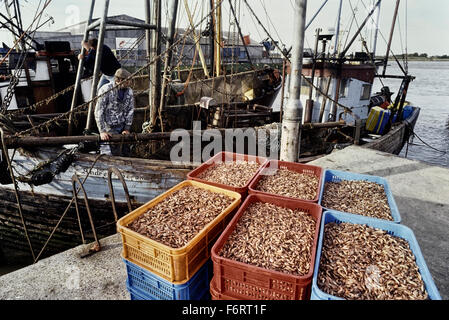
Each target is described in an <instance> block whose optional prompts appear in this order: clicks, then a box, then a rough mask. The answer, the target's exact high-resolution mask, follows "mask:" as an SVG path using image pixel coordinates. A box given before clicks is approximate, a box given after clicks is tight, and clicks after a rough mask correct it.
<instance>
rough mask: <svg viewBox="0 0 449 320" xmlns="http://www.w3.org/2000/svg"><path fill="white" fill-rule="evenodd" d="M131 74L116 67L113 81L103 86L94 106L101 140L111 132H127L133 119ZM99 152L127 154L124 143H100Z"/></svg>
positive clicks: (109, 135)
mask: <svg viewBox="0 0 449 320" xmlns="http://www.w3.org/2000/svg"><path fill="white" fill-rule="evenodd" d="M130 77H131V74H130V73H129V72H128V71H127V70H125V69H122V68H120V69H118V70H117V72H116V73H115V77H114V82H113V83H109V84H106V85H105V86H103V87H102V88H101V89H100V91H99V92H98V95H99V96H100V98H98V102H97V105H96V107H95V120H96V122H97V127H98V130H99V132H100V136H101V140H102V141H109V139H110V137H111V134H125V135H126V134H129V133H130V130H131V125H132V123H133V119H134V93H133V90H132V89H131V88H130V81H129V78H130ZM101 152H102V153H104V154H107V155H113V156H123V157H126V156H129V153H130V149H129V146H128V145H126V144H119V145H113V144H111V145H102V146H101Z"/></svg>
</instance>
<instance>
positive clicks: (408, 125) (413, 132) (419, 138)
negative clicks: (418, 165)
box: [407, 124, 448, 154]
mask: <svg viewBox="0 0 449 320" xmlns="http://www.w3.org/2000/svg"><path fill="white" fill-rule="evenodd" d="M407 128H408V129H409V130H410V132H411V133H412V135H413V136H414V137H416V138H418V140H419V141H421V142H422V143H424V146H426V147H428V148H430V149H432V150H435V151H437V152H440V153H442V154H447V153H448V152H447V151H442V150H439V149H437V148H435V147H432V146H431V145H430V144H428V143H427V142H425V141H424V140H423V139H421V137H420V136H418V135H417V134H416V132H415V131H414V130H413V127H412V126H411V125H410V124H407Z"/></svg>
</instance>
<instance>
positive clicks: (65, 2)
mask: <svg viewBox="0 0 449 320" xmlns="http://www.w3.org/2000/svg"><path fill="white" fill-rule="evenodd" d="M235 1H236V0H233V2H235ZM247 1H248V2H249V4H250V5H251V6H252V7H253V9H254V11H255V12H256V14H257V16H258V17H259V19H260V20H261V21H262V23H263V24H264V25H265V26H266V28H267V29H268V30H269V32H270V33H271V35H272V36H273V37H274V38H275V39H276V40H280V41H281V43H284V44H285V45H286V46H287V47H289V46H290V45H291V43H292V41H293V37H294V36H295V35H294V34H293V19H294V10H293V3H294V0H247ZM20 2H21V3H22V7H23V8H22V12H23V20H24V26H25V27H28V25H29V24H30V22H31V20H32V16H33V14H34V10H35V9H36V7H37V4H38V3H39V2H38V1H37V0H32V1H31V0H20ZM42 2H44V1H42ZM96 2H97V8H96V11H95V16H96V17H98V16H99V15H100V14H101V12H102V10H103V3H104V2H103V0H97V1H96ZM110 2H111V5H110V11H109V15H118V14H128V15H131V16H134V17H137V18H141V19H143V18H144V10H143V0H111V1H110ZM162 2H163V3H164V4H163V10H164V14H163V16H164V17H166V16H167V14H166V12H167V10H168V8H167V7H168V5H169V3H170V2H171V0H163V1H162ZM188 2H189V5H190V9H191V11H192V12H193V11H194V9H195V7H196V15H195V21H197V22H199V21H200V20H201V16H202V15H204V14H205V13H206V12H207V4H208V3H209V0H188ZM225 2H226V5H225V6H224V9H223V20H224V29H225V30H228V29H229V20H230V18H229V17H230V12H229V6H228V5H227V0H226V1H225ZM239 2H241V10H240V22H241V25H242V29H243V32H244V34H250V35H251V38H252V39H254V40H257V41H260V40H263V39H264V38H266V37H267V36H266V34H265V32H264V31H263V29H262V28H261V27H260V26H258V25H257V22H255V20H254V18H252V16H251V14H250V13H249V11H248V9H247V8H246V6H245V4H244V2H243V0H241V1H240V0H237V3H239ZM374 2H375V1H374V0H343V10H342V11H343V13H342V20H341V29H342V31H346V33H343V34H342V36H341V37H340V39H341V41H342V44H344V43H345V42H346V41H347V40H346V39H347V38H348V32H347V31H348V30H351V31H350V34H349V37H351V36H352V34H353V33H354V32H355V30H356V29H357V24H359V25H360V24H361V23H362V22H363V20H364V19H365V17H366V16H367V12H368V9H367V8H369V7H371V6H372V5H373V3H374ZM179 3H180V6H181V9H182V14H181V18H180V21H179V22H180V25H181V26H185V25H186V23H187V19H186V15H185V11H184V6H183V4H184V0H180V1H179ZM323 3H324V0H308V6H307V19H306V20H307V21H309V20H310V19H311V18H312V16H313V15H314V14H315V13H316V11H317V10H318V8H319V7H321V5H322V4H323ZM395 3H396V1H394V0H383V1H382V7H381V18H380V30H381V33H380V34H379V40H378V50H377V53H378V54H384V53H385V50H386V43H387V41H388V37H389V33H390V28H391V23H392V17H393V11H394V6H395ZM89 5H90V0H76V1H73V0H53V1H52V2H51V4H50V5H49V7H48V8H47V10H46V14H47V15H49V16H52V17H53V18H54V20H55V23H54V24H51V25H50V24H47V25H45V26H44V27H42V28H41V29H40V30H57V29H60V28H64V27H65V26H67V25H71V24H74V23H76V22H79V21H85V20H86V19H87V15H88V11H89ZM338 5H339V0H328V3H327V4H326V6H325V7H324V9H323V10H322V11H321V13H320V14H319V15H318V17H317V18H316V20H315V22H314V23H313V24H311V26H310V27H309V29H308V31H307V33H306V42H305V46H306V47H313V46H314V41H315V40H314V38H315V37H314V35H315V30H316V28H318V27H320V28H323V29H325V30H326V29H327V28H328V27H333V28H335V27H336V25H337V12H338ZM203 6H204V9H203ZM352 9H355V12H356V13H355V16H356V19H355V20H353V16H354V14H353V10H352ZM202 10H204V11H202ZM1 11H2V12H4V7H3V1H2V3H1ZM406 13H408V14H406ZM448 15H449V1H448V0H427V1H423V0H402V1H401V8H400V16H399V20H398V22H397V24H396V33H395V38H394V41H393V42H394V44H393V47H392V49H393V51H394V53H395V54H400V53H402V52H404V51H405V49H406V48H407V50H408V52H409V53H413V52H420V53H423V52H426V53H428V54H430V55H442V54H449V41H447V39H448V35H447V34H448V32H449V18H448ZM42 19H43V20H42V22H43V21H45V20H46V19H48V16H44V17H43V18H42ZM164 19H165V18H164ZM374 20H375V19H374V18H373V19H372V20H371V21H370V22H374ZM164 23H166V22H165V20H164ZM351 23H352V27H351V28H349V27H350V26H351ZM369 27H371V28H372V27H373V26H372V25H369ZM363 36H364V37H366V40H367V41H368V43H369V44H372V32H370V31H366V32H364V33H363ZM0 40H1V41H3V42H6V43H8V44H9V43H10V42H11V36H10V35H9V33H6V32H4V31H3V32H0ZM353 50H354V51H361V43H360V41H359V40H358V41H357V42H356V43H355V44H354V46H353Z"/></svg>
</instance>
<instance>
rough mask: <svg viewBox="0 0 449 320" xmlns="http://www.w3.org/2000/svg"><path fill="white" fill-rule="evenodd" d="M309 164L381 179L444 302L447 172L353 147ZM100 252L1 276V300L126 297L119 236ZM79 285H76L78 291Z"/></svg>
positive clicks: (447, 291)
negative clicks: (412, 236) (389, 189)
mask: <svg viewBox="0 0 449 320" xmlns="http://www.w3.org/2000/svg"><path fill="white" fill-rule="evenodd" d="M311 164H314V165H319V166H322V167H324V168H329V169H336V170H348V171H351V172H355V173H364V174H370V175H377V176H381V177H385V178H386V179H387V180H388V182H389V183H390V186H391V189H392V192H393V194H394V197H395V200H396V203H397V205H398V208H399V211H400V213H401V217H402V224H403V225H406V226H408V227H410V228H411V229H412V230H413V232H414V233H415V235H416V237H417V240H418V243H419V245H420V247H421V250H422V253H423V255H424V258H425V260H426V262H427V265H428V267H429V270H430V272H431V274H432V276H433V278H434V280H435V283H436V285H437V287H438V289H439V291H440V294H441V296H442V298H443V299H449V278H448V277H447V261H449V238H448V237H447V230H449V215H448V212H449V198H448V197H447V195H448V194H449V169H448V168H443V167H438V166H431V165H427V164H425V163H422V162H418V161H412V160H408V159H403V158H400V157H397V156H394V155H391V154H387V153H383V152H379V151H375V150H370V149H366V148H362V147H357V146H352V147H349V148H346V149H344V150H341V151H338V152H335V153H333V154H331V155H328V156H326V157H324V158H321V159H319V160H316V161H314V162H312V163H311ZM102 244H103V246H104V247H103V250H102V251H101V252H99V253H97V254H95V255H93V256H90V257H88V258H84V259H80V258H79V256H80V252H81V251H82V250H83V247H78V248H75V249H71V250H69V251H66V252H64V253H61V254H58V255H55V256H52V257H50V258H47V259H45V260H42V261H40V262H38V263H37V264H35V265H32V266H29V267H26V268H24V269H21V270H18V271H16V272H13V273H10V274H7V275H5V276H3V277H0V299H2V300H3V299H44V300H58V299H69V300H77V299H83V300H109V299H110V300H120V299H124V300H126V299H129V294H128V293H127V291H126V283H125V281H126V271H125V266H124V263H123V262H122V259H121V256H120V252H121V238H120V236H118V235H115V236H112V237H109V238H106V239H103V240H102ZM77 281H79V287H77V284H78V283H77Z"/></svg>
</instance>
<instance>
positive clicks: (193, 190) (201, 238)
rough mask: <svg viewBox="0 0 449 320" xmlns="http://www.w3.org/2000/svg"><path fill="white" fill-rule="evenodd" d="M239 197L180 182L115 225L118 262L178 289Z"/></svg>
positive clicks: (198, 263)
mask: <svg viewBox="0 0 449 320" xmlns="http://www.w3.org/2000/svg"><path fill="white" fill-rule="evenodd" d="M240 202H241V196H240V194H238V193H236V192H233V191H230V190H224V189H220V188H217V187H214V186H210V185H206V184H203V183H199V182H196V181H184V182H181V183H180V184H178V185H177V186H175V187H173V188H172V189H170V190H168V191H167V192H165V193H164V194H162V195H160V196H158V197H157V198H155V199H153V200H152V201H150V202H148V203H147V204H145V205H143V206H142V207H140V208H138V209H136V210H134V211H133V212H131V213H129V214H128V215H126V216H125V217H123V218H121V219H120V220H119V221H118V222H117V230H118V232H119V233H120V234H121V236H122V242H123V258H125V259H127V260H129V261H130V262H132V263H135V264H137V265H139V266H141V267H143V268H145V269H146V270H148V271H150V272H152V273H154V274H155V275H157V276H159V277H161V278H163V279H165V280H167V281H170V282H171V283H173V284H183V283H185V282H186V281H188V280H189V279H191V278H192V276H193V275H194V274H195V273H196V272H197V271H198V270H199V269H200V268H201V267H202V266H203V265H204V263H205V262H206V261H207V260H208V259H209V258H210V249H211V248H212V245H213V244H214V242H215V241H216V240H217V239H218V237H219V236H220V234H221V232H222V231H223V230H224V229H225V227H226V226H227V225H228V223H229V222H230V220H231V219H232V217H233V214H234V213H235V212H236V209H237V208H238V206H239V205H240Z"/></svg>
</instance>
